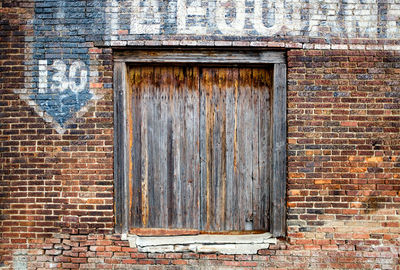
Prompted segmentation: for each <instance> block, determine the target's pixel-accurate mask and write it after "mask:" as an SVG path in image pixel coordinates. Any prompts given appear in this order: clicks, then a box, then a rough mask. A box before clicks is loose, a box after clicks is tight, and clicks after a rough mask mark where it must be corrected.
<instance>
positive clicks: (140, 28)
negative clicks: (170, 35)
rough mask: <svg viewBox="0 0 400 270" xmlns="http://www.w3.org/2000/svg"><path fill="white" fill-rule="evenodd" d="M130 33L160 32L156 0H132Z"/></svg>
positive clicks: (159, 16)
mask: <svg viewBox="0 0 400 270" xmlns="http://www.w3.org/2000/svg"><path fill="white" fill-rule="evenodd" d="M131 12H132V13H131V14H132V16H131V29H130V33H131V34H143V33H146V34H154V35H157V34H160V33H161V31H160V29H161V27H160V25H161V15H160V2H159V1H158V0H133V1H132V10H131Z"/></svg>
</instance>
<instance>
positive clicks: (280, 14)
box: [253, 0, 285, 36]
mask: <svg viewBox="0 0 400 270" xmlns="http://www.w3.org/2000/svg"><path fill="white" fill-rule="evenodd" d="M271 2H273V3H271ZM266 8H267V10H268V11H271V10H274V23H273V25H272V26H270V27H267V26H265V24H264V23H263V0H254V16H253V25H254V29H255V30H256V31H257V32H258V33H259V34H262V35H266V36H271V35H274V34H276V33H277V32H279V31H280V30H281V28H282V27H283V26H284V25H285V16H284V6H283V0H276V1H270V0H269V1H268V5H267V6H266Z"/></svg>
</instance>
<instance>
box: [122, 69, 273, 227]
mask: <svg viewBox="0 0 400 270" xmlns="http://www.w3.org/2000/svg"><path fill="white" fill-rule="evenodd" d="M271 70H272V69H270V68H256V67H249V68H232V67H230V68H228V67H205V66H204V67H203V66H171V65H170V66H141V65H137V66H131V67H130V68H129V85H130V87H129V91H128V104H127V107H128V110H127V111H128V113H129V116H128V128H129V132H130V136H129V157H130V159H129V161H130V162H129V163H130V164H129V179H130V180H129V184H130V205H129V208H130V227H131V228H169V229H195V230H200V231H221V232H223V231H248V230H251V231H258V230H261V231H267V230H268V224H269V222H268V217H269V190H268V187H269V179H270V171H271V159H270V157H271V154H270V151H271V147H270V141H271V132H270V124H271V123H270V122H271V116H270V115H271V113H270V98H269V97H270V88H271V81H272V80H271Z"/></svg>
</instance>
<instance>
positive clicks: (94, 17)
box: [30, 0, 105, 127]
mask: <svg viewBox="0 0 400 270" xmlns="http://www.w3.org/2000/svg"><path fill="white" fill-rule="evenodd" d="M104 10H105V1H101V0H92V1H91V0H86V1H69V0H36V1H35V17H34V22H33V24H34V42H33V59H34V61H35V62H36V64H37V65H36V70H34V83H35V86H36V87H34V89H33V90H32V95H31V96H30V98H31V99H32V100H34V101H35V102H36V103H37V105H38V106H39V107H40V108H41V110H43V111H45V112H46V113H47V114H48V115H50V116H51V117H52V118H53V119H54V121H55V122H56V123H58V124H59V125H60V126H61V127H64V126H65V123H66V121H67V120H69V119H71V118H72V117H74V114H75V113H76V112H77V111H79V110H80V109H81V108H82V107H84V106H85V105H86V104H87V103H88V102H89V101H90V99H92V98H93V96H94V95H93V93H91V91H90V89H89V77H90V71H89V67H90V57H89V54H88V51H89V48H90V47H92V46H93V45H92V42H94V41H97V40H99V39H101V38H102V37H103V36H104V29H105V27H104V25H105V23H104V21H105V20H104Z"/></svg>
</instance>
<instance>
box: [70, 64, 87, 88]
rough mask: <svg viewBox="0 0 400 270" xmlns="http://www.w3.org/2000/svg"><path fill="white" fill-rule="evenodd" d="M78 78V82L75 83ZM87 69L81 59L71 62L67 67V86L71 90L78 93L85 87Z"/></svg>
mask: <svg viewBox="0 0 400 270" xmlns="http://www.w3.org/2000/svg"><path fill="white" fill-rule="evenodd" d="M76 80H79V84H76ZM86 81H87V69H86V65H85V63H83V62H82V61H76V62H73V63H72V65H71V67H70V69H69V88H70V89H71V91H73V92H75V93H78V92H80V91H82V90H84V89H85V88H86Z"/></svg>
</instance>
